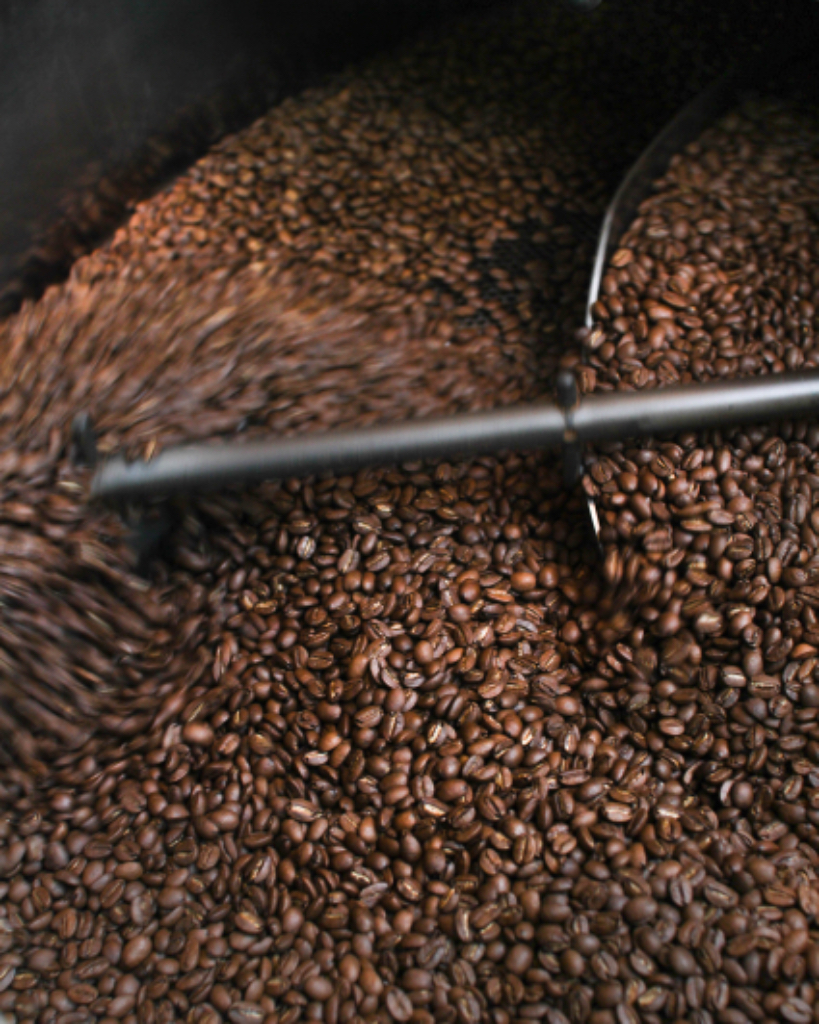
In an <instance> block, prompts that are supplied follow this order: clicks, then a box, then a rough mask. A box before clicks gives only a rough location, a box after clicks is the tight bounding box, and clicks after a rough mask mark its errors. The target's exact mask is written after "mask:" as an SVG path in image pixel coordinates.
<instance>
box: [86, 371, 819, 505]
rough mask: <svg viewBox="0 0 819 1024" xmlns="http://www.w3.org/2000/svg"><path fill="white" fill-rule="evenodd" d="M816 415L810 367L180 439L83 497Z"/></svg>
mask: <svg viewBox="0 0 819 1024" xmlns="http://www.w3.org/2000/svg"><path fill="white" fill-rule="evenodd" d="M816 412H819V371H808V372H800V373H782V374H774V375H771V376H767V377H752V378H748V379H744V380H732V381H714V382H709V383H706V384H699V385H691V386H680V387H673V388H663V389H661V390H648V391H636V392H635V391H618V392H611V393H603V394H595V395H589V396H587V397H586V398H584V399H583V400H582V401H580V402H578V403H577V404H576V405H575V406H574V407H573V408H572V409H571V410H567V409H565V408H563V407H561V405H559V404H558V403H557V402H556V401H552V400H545V401H543V402H538V403H536V404H532V405H523V406H516V407H512V408H505V409H493V410H491V411H489V412H481V413H469V414H465V415H462V416H450V417H445V418H444V417H442V418H440V419H429V420H410V421H409V422H407V423H395V424H387V425H384V426H382V427H372V428H368V429H366V430H346V431H338V432H333V433H327V434H317V435H312V436H310V435H308V436H306V437H292V438H291V437H288V438H279V439H276V440H271V441H261V442H246V443H242V442H232V443H217V442H214V443H206V444H195V445H186V446H182V447H178V448H169V449H168V450H166V451H164V452H161V453H160V454H159V455H157V456H156V457H155V458H153V459H151V460H150V461H149V462H142V461H136V462H127V461H126V460H125V459H124V458H121V457H120V458H112V459H109V460H108V461H107V462H105V463H104V464H103V465H102V466H101V467H100V468H99V470H98V471H97V473H96V475H95V477H94V479H93V482H92V485H91V494H92V497H94V498H98V499H101V500H105V501H127V500H129V499H140V498H151V497H161V496H165V495H171V494H178V493H180V492H186V491H194V490H209V489H215V488H222V487H229V486H234V485H239V484H252V483H258V482H260V481H262V480H269V479H283V478H287V477H291V476H309V475H313V474H320V473H329V472H333V473H339V472H349V471H351V470H358V469H363V468H365V467H368V466H377V465H384V464H390V463H400V462H409V461H414V460H418V459H441V458H451V457H455V456H468V455H486V454H492V453H495V452H500V451H511V450H519V451H520V450H533V449H543V448H555V447H559V446H562V445H563V444H564V442H565V441H566V439H567V432H568V431H571V436H570V440H571V442H572V443H574V442H575V441H576V442H578V443H580V444H583V443H586V442H595V441H597V442H599V441H616V440H624V439H625V438H629V437H639V436H646V435H655V434H663V433H668V432H672V431H679V430H703V429H708V428H714V427H728V426H736V425H737V424H743V423H751V422H758V421H761V420H776V419H782V418H788V419H791V418H796V417H799V416H808V415H811V414H815V413H816ZM569 417H570V418H569Z"/></svg>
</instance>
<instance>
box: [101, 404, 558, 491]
mask: <svg viewBox="0 0 819 1024" xmlns="http://www.w3.org/2000/svg"><path fill="white" fill-rule="evenodd" d="M563 430H564V419H563V414H562V412H561V411H560V409H558V407H557V406H556V405H555V404H554V403H553V402H545V403H544V404H543V405H531V406H519V407H514V408H508V409H493V410H491V411H489V412H485V413H470V414H467V415H463V416H451V417H447V418H441V419H430V420H409V421H408V422H406V423H393V424H388V425H385V426H383V427H372V428H368V429H366V430H346V431H338V432H335V433H328V434H317V435H313V436H310V435H308V436H306V437H285V438H280V439H277V440H272V441H263V442H256V441H251V442H247V443H242V442H240V441H239V442H233V443H230V444H216V443H213V444H198V445H190V446H186V447H180V448H169V449H168V450H167V451H164V452H160V454H159V455H157V456H156V458H154V459H152V460H151V461H149V462H131V463H128V462H126V461H125V460H124V459H122V458H115V459H110V460H109V461H108V462H106V463H105V464H104V465H103V466H102V467H101V469H100V470H99V471H98V472H97V475H96V476H95V477H94V481H93V484H92V488H91V495H92V497H97V498H106V499H109V498H131V497H148V496H151V495H159V494H170V493H174V492H180V491H186V490H199V489H202V488H208V489H213V488H216V487H225V486H228V485H231V484H237V483H254V482H258V481H260V480H267V479H276V478H278V479H282V478H287V477H290V476H311V475H313V474H316V473H326V472H333V473H340V472H348V471H350V470H356V469H362V468H364V467H367V466H377V465H385V464H386V465H389V464H391V463H399V462H409V461H413V460H415V459H441V458H447V457H450V456H453V455H474V454H483V453H486V452H494V451H499V450H502V449H507V448H508V449H512V448H515V449H527V448H544V447H549V446H550V445H555V444H557V443H558V442H559V441H560V439H561V438H562V436H563Z"/></svg>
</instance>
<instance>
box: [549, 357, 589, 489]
mask: <svg viewBox="0 0 819 1024" xmlns="http://www.w3.org/2000/svg"><path fill="white" fill-rule="evenodd" d="M555 399H556V400H557V404H558V406H559V407H560V410H561V412H562V413H563V480H564V482H565V484H566V486H567V487H574V485H575V484H576V483H577V481H578V480H579V479H580V477H581V476H582V475H583V453H582V450H581V448H580V440H579V438H578V436H577V431H576V430H575V427H574V414H575V411H576V410H577V408H578V405H579V398H578V394H577V381H576V380H575V376H574V374H573V373H572V371H571V370H561V371H560V372H559V373H558V375H557V381H556V388H555Z"/></svg>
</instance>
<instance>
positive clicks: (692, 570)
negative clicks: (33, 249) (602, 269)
mask: <svg viewBox="0 0 819 1024" xmlns="http://www.w3.org/2000/svg"><path fill="white" fill-rule="evenodd" d="M695 7H696V9H694V8H695ZM659 8H663V9H659ZM665 8H666V5H657V6H656V7H654V6H651V7H646V5H644V4H637V3H633V4H632V3H628V2H622V3H618V4H614V3H612V4H607V5H603V7H601V9H600V11H599V12H598V13H597V14H596V15H595V16H594V18H593V19H592V20H588V21H584V20H579V19H577V17H576V15H573V14H572V12H570V11H567V10H562V9H561V8H559V7H557V6H554V7H552V6H550V5H544V4H542V3H525V4H521V5H519V6H517V5H516V6H515V7H512V8H511V9H507V10H505V11H504V12H503V14H502V15H497V16H488V17H481V18H473V19H470V20H466V21H464V22H462V23H458V24H457V25H455V26H453V27H452V29H451V31H450V32H449V34H447V35H444V36H442V37H439V38H438V39H436V40H431V41H426V42H422V43H420V44H418V45H417V46H415V47H413V48H412V49H409V50H407V51H405V52H404V53H401V54H398V55H394V56H393V57H391V58H390V59H389V60H386V59H385V60H384V61H381V62H378V63H376V64H374V65H372V66H369V67H368V68H365V69H362V70H358V71H354V72H350V73H349V74H347V75H345V76H344V77H343V78H342V79H341V80H339V81H338V82H336V83H334V84H333V85H330V86H328V87H327V88H326V89H323V90H319V91H316V92H312V93H309V94H305V95H304V96H302V97H300V98H298V99H296V100H292V101H288V103H287V104H284V105H282V106H281V107H279V108H277V109H276V110H273V111H271V112H270V114H269V115H267V116H266V117H265V118H263V119H262V120H261V121H259V122H257V123H256V124H255V125H252V126H251V127H250V128H249V129H247V131H245V132H242V133H239V134H238V135H237V136H234V137H232V138H229V139H226V140H224V141H223V142H222V143H221V144H220V145H219V146H218V147H217V148H216V149H215V150H214V151H213V152H212V153H211V154H210V155H209V156H208V157H206V158H205V159H204V160H203V161H200V162H199V163H198V164H196V165H194V167H192V168H191V170H190V171H189V172H187V173H186V174H185V175H183V176H182V177H181V178H180V179H179V180H178V182H177V183H175V184H174V185H173V186H172V187H171V188H169V189H168V190H167V191H166V192H164V193H162V194H160V195H159V196H157V197H155V198H154V199H152V200H150V201H148V202H146V203H145V204H143V205H142V206H140V208H139V209H138V210H137V212H136V214H135V216H134V217H133V219H132V220H131V221H130V222H129V223H128V224H127V225H125V226H124V227H123V228H122V230H121V231H120V232H119V233H118V235H117V236H116V237H115V238H114V239H112V240H111V242H110V243H109V244H108V245H107V246H105V247H103V248H102V249H100V250H99V251H98V252H96V253H95V254H93V255H91V256H90V257H88V258H86V259H83V260H81V261H80V262H79V263H78V264H77V265H76V267H75V269H74V272H73V273H72V277H71V279H70V280H69V281H68V282H67V283H66V284H65V285H63V286H60V287H59V288H55V289H52V290H51V291H49V292H48V293H47V294H46V295H45V296H44V298H43V299H42V300H41V302H39V303H37V304H36V305H33V304H28V305H26V306H25V307H24V308H23V309H22V311H21V312H20V314H19V315H18V316H16V317H14V318H13V319H11V320H9V321H7V322H5V323H4V324H3V325H0V334H2V343H3V350H4V363H3V387H2V393H1V394H0V431H2V434H3V437H4V440H5V444H6V450H7V451H8V452H9V453H10V454H9V455H7V456H4V458H5V459H6V460H7V462H4V463H3V466H2V472H3V473H4V476H3V488H4V490H3V501H2V503H0V540H1V541H2V543H3V555H4V557H3V560H2V562H3V564H2V566H0V599H2V601H3V606H2V612H3V616H2V623H0V628H2V641H1V642H0V659H2V660H0V686H2V687H3V690H2V693H3V695H4V696H5V700H4V704H3V713H4V715H6V716H7V717H6V719H4V720H3V721H2V722H0V726H2V729H3V732H4V734H8V735H9V737H12V736H13V737H14V746H13V747H10V748H9V754H10V756H7V757H6V761H7V762H11V763H7V764H4V766H3V767H2V769H0V806H2V817H0V1013H4V1014H8V1015H10V1016H11V1015H13V1016H14V1019H15V1020H16V1021H17V1022H20V1024H22V1022H32V1024H85V1022H88V1024H91V1022H97V1021H101V1022H104V1024H113V1022H116V1021H124V1022H127V1024H171V1022H172V1021H176V1020H184V1021H187V1022H191V1024H220V1022H231V1024H256V1022H258V1024H296V1022H301V1021H304V1022H310V1021H325V1022H327V1024H359V1022H367V1024H369V1022H373V1024H374V1022H378V1024H380V1022H384V1024H387V1022H390V1021H401V1022H409V1024H432V1022H434V1021H442V1022H444V1024H478V1022H483V1021H488V1022H491V1024H512V1022H521V1024H522V1022H528V1021H545V1022H546V1024H567V1022H568V1024H585V1022H589V1024H641V1022H645V1024H660V1022H665V1021H670V1022H686V1024H688V1022H691V1024H744V1022H746V1021H753V1022H757V1021H758V1022H762V1024H769V1022H779V1021H785V1022H789V1024H811V1022H812V1021H815V1020H817V1019H819V1018H817V1013H816V1010H815V1006H816V1005H817V1002H818V1001H817V988H816V986H817V984H818V983H819V930H817V922H816V915H817V913H819V877H818V876H817V866H819V836H817V831H816V825H817V824H819V798H814V795H813V794H814V793H816V792H817V789H818V788H819V772H818V771H817V763H819V722H817V714H819V685H817V680H816V678H815V677H816V667H817V665H819V653H818V652H819V622H818V621H817V616H819V612H818V611H817V610H816V609H817V608H819V590H817V584H819V558H817V554H816V551H817V546H819V545H817V531H819V513H818V512H817V511H816V509H815V508H814V500H813V495H814V492H815V491H816V489H817V485H819V474H817V471H816V468H815V466H814V459H815V454H814V453H815V452H816V451H817V443H819V436H818V435H817V433H816V427H815V426H813V425H808V424H799V423H791V424H784V425H781V426H779V427H760V428H754V429H753V430H742V429H741V428H738V429H737V430H735V431H730V432H724V433H723V434H714V433H712V434H708V435H705V434H702V435H697V434H693V433H692V434H690V435H683V436H679V437H676V438H674V439H672V440H667V441H665V442H657V443H649V442H647V443H645V444H643V445H641V446H632V445H629V444H623V445H612V446H608V447H606V446H601V447H600V448H599V449H598V450H597V451H596V453H594V454H593V456H592V457H591V459H590V461H589V465H588V472H587V475H586V478H585V480H584V486H585V488H586V490H587V491H588V492H589V493H591V494H592V495H594V496H595V500H596V501H597V504H598V508H599V510H600V516H601V524H602V541H603V544H604V547H605V559H604V560H603V561H602V562H601V561H600V559H599V557H598V555H597V552H596V548H595V545H594V543H593V541H592V538H591V537H590V535H589V532H588V527H587V524H586V522H585V518H584V515H585V513H584V506H585V497H584V495H583V493H582V491H580V490H578V491H576V492H572V491H569V490H567V489H566V488H565V487H564V484H563V479H562V472H561V467H560V465H559V463H557V462H556V460H555V459H554V458H553V457H552V456H551V455H549V454H548V453H540V454H532V455H527V456H521V455H518V454H509V455H505V456H501V457H497V458H485V459H475V460H472V461H469V462H463V463H440V464H437V465H432V466H428V465H421V464H417V465H405V466H403V467H393V468H384V469H381V470H377V471H367V472H361V473H358V474H351V475H347V476H335V477H331V478H327V479H321V480H311V481H298V480H290V481H282V482H277V483H268V484H265V485H263V486H260V487H256V488H253V489H252V490H249V491H247V492H243V493H241V494H239V493H224V494H217V495H211V496H203V497H198V498H190V499H188V500H183V501H179V502H178V503H177V505H176V506H175V508H174V513H175V526H174V529H173V532H172V534H171V536H170V538H169V539H168V543H167V544H166V547H165V550H164V553H163V555H162V557H161V558H159V559H157V561H156V562H155V564H154V565H153V566H152V567H151V573H150V579H149V580H148V581H140V579H139V578H138V577H136V576H135V575H134V574H133V572H132V571H131V567H130V564H129V559H128V555H127V548H126V543H125V537H124V533H123V528H122V527H121V526H118V525H117V522H116V520H115V519H114V517H113V516H112V515H110V514H108V513H104V512H102V511H99V510H92V509H88V508H85V507H84V504H83V501H82V495H83V493H84V491H83V488H84V487H85V486H87V477H88V473H87V470H84V469H82V468H81V467H80V466H76V465H74V463H73V462H72V452H71V446H70V444H69V443H68V440H67V439H68V437H69V434H70V423H71V420H72V418H73V416H74V415H75V414H76V413H77V412H78V411H88V412H89V413H90V414H91V415H92V417H93V419H94V421H95V424H96V426H97V429H98V432H99V437H100V445H101V448H102V451H103V452H105V451H108V450H118V449H121V448H124V449H125V450H126V451H128V452H132V453H133V454H135V455H147V456H150V454H151V453H152V452H155V451H156V450H158V448H159V447H161V446H162V445H163V444H170V443H177V442H179V441H184V440H192V439H199V438H204V437H208V436H234V435H235V436H238V437H241V436H249V435H253V434H255V433H261V432H269V431H270V430H278V431H281V432H282V433H284V432H296V431H299V430H309V429H318V428H330V427H332V426H335V425H340V424H348V425H352V424H362V423H373V422H377V421H378V420H379V419H386V418H397V417H401V416H404V417H408V416H412V415H419V414H426V413H431V412H443V411H445V410H452V411H454V410H456V409H471V408H480V407H486V406H491V405H495V404H503V403H509V402H512V401H517V400H520V399H523V398H530V397H534V396H535V395H536V394H537V393H538V392H539V390H540V389H542V387H543V386H544V383H545V382H546V381H547V380H548V379H549V377H550V375H551V373H552V371H553V370H554V368H555V366H556V365H557V364H558V363H559V362H560V361H563V362H564V363H566V364H573V363H574V364H577V365H578V366H579V371H580V373H581V383H582V385H583V386H584V388H586V389H587V390H590V389H592V388H594V387H601V388H603V387H608V388H612V387H620V388H625V387H643V386H649V385H651V386H660V385H662V384H663V383H665V382H669V381H672V380H673V381H676V380H678V379H689V377H688V376H686V375H690V378H692V379H694V378H696V379H700V378H703V377H707V376H718V375H729V374H735V373H745V372H757V371H759V372H766V371H767V372H769V371H771V370H773V371H776V370H780V369H782V368H783V367H785V366H798V365H803V364H808V363H810V360H811V344H812V341H811V339H812V330H813V273H814V272H813V270H812V267H811V262H812V259H813V253H812V246H813V244H814V240H813V236H814V233H815V232H814V229H813V224H812V218H813V208H812V203H813V198H812V197H813V194H814V192H815V187H814V185H815V182H816V180H817V173H819V160H817V145H816V139H817V134H816V131H815V123H814V121H813V120H812V114H811V113H810V110H809V109H808V107H807V106H806V105H805V104H800V103H790V104H789V103H784V102H777V103H773V102H762V103H758V104H757V105H756V106H751V107H747V108H744V109H743V110H741V111H739V112H737V113H735V114H733V115H731V117H729V118H728V119H726V120H724V121H723V122H721V123H720V124H719V125H718V126H716V127H715V128H714V129H712V130H711V131H709V132H708V133H706V134H705V135H704V136H703V138H702V139H701V140H700V142H699V143H697V144H696V145H695V146H693V147H689V149H688V150H687V151H686V152H685V153H683V154H681V155H680V157H679V158H678V159H677V160H676V161H675V162H674V163H673V165H672V167H671V169H670V171H669V174H668V175H667V176H666V178H664V179H663V181H661V182H660V183H659V184H658V188H657V191H656V194H655V195H654V196H653V197H652V198H651V199H650V201H649V202H648V203H647V204H646V206H645V207H644V208H643V210H642V211H641V213H640V217H639V218H638V220H637V221H636V222H635V224H634V225H632V227H631V229H630V230H629V232H627V234H626V235H625V237H624V238H623V239H622V241H621V244H620V248H619V249H618V251H617V253H616V254H615V256H614V258H613V261H612V266H611V267H610V268H609V271H608V273H607V275H606V278H605V282H604V293H603V296H602V298H601V302H600V305H599V306H598V307H597V309H596V313H597V315H598V323H597V325H596V326H595V327H594V328H593V330H592V331H591V332H590V334H588V335H587V336H586V338H585V349H584V352H583V353H580V352H576V353H572V352H570V351H568V348H569V344H570V342H569V340H568V339H569V338H570V336H571V334H573V330H574V328H575V327H576V325H577V324H578V323H580V321H581V316H582V306H583V299H584V295H585V287H586V281H587V275H588V269H589V257H590V253H591V249H592V247H593V240H594V227H595V222H596V218H597V217H598V215H599V214H600V213H601V212H602V209H603V207H604V205H605V201H606V197H607V195H608V194H609V193H610V191H611V188H612V186H613V185H614V183H615V181H616V177H617V175H618V174H619V173H620V172H621V171H622V170H623V169H624V166H625V164H626V163H627V162H628V160H629V159H630V158H631V157H632V156H634V155H636V153H637V152H638V151H639V148H640V146H641V145H642V144H643V143H644V142H645V141H646V140H647V137H648V136H650V134H651V132H652V131H653V130H654V129H656V128H658V127H659V126H660V125H661V123H662V120H663V119H664V118H665V117H666V116H667V115H668V114H670V113H671V112H672V111H673V109H674V107H675V106H676V105H677V104H679V103H680V102H681V101H682V100H683V99H684V98H685V97H686V96H687V95H688V94H690V92H691V91H692V90H693V89H695V88H696V86H697V84H698V82H700V81H702V82H704V81H706V80H707V79H708V78H709V76H710V74H711V73H713V72H714V71H715V70H716V69H717V67H718V66H719V64H720V55H721V52H722V51H721V50H720V47H721V46H725V47H729V46H731V45H736V43H737V41H738V40H740V39H741V36H739V35H737V33H738V32H740V31H741V30H740V29H737V28H735V27H734V26H731V25H728V24H727V23H726V22H725V21H716V22H712V23H710V24H709V26H708V31H707V32H703V31H702V28H701V7H697V5H692V7H691V9H690V10H689V9H688V8H687V6H686V5H679V9H677V5H675V10H674V11H673V12H671V11H669V10H667V9H665ZM752 20H753V19H751V21H752ZM729 29H730V31H729ZM732 33H733V35H732ZM661 39H663V40H666V39H667V40H669V41H671V42H673V45H671V46H669V47H665V46H664V47H661V48H658V45H657V44H658V40H661ZM635 53H640V55H641V60H640V61H637V60H635V59H634V54H635ZM652 53H656V58H654V59H647V58H646V57H645V55H647V54H648V55H650V54H652ZM635 125H636V126H637V127H636V130H635ZM643 132H644V133H645V135H646V137H642V136H641V133H643ZM732 204H733V205H732ZM709 225H710V226H709ZM686 268H687V269H686ZM800 354H801V355H802V357H803V362H802V363H801V364H800V363H799V362H798V360H799V355H800ZM674 374H676V375H677V376H674ZM52 669H53V671H52ZM10 695H11V696H13V697H15V699H10ZM59 700H63V701H64V703H65V706H64V707H63V706H61V705H60V704H59ZM61 710H62V711H64V715H61V714H60V712H61ZM38 716H39V717H38ZM64 721H66V722H67V723H68V724H65V725H64V724H63V722H64Z"/></svg>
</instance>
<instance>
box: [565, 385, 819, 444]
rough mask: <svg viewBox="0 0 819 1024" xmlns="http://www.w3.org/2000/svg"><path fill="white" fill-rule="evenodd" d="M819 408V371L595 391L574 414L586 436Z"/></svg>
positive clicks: (792, 415) (793, 414)
mask: <svg viewBox="0 0 819 1024" xmlns="http://www.w3.org/2000/svg"><path fill="white" fill-rule="evenodd" d="M817 412H819V371H818V370H806V371H803V372H801V373H775V374H770V375H768V376H765V377H746V378H743V379H740V380H729V381H709V382H707V383H704V384H682V385H679V386H677V387H671V388H652V389H651V390H649V391H636V392H635V391H615V392H610V393H608V394H596V395H590V396H589V397H588V398H586V399H585V400H584V401H583V402H582V403H581V405H580V407H579V408H578V409H577V410H576V412H575V414H574V423H573V426H574V429H575V431H576V432H577V435H578V438H579V439H580V440H581V441H603V440H622V439H624V438H627V437H645V436H649V435H653V434H666V433H671V432H673V431H677V430H706V429H709V428H713V427H736V426H742V425H743V424H746V423H757V422H760V421H763V420H776V419H796V418H797V417H800V416H806V415H809V414H811V413H817Z"/></svg>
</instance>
